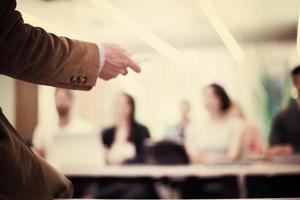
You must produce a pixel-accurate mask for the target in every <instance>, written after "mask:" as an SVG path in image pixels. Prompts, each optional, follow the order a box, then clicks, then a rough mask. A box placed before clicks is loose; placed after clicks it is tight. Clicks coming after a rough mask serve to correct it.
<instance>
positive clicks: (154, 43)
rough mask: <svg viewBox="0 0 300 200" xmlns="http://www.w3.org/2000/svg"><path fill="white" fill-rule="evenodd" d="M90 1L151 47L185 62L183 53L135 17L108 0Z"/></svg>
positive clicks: (178, 62) (172, 59) (179, 61)
mask: <svg viewBox="0 0 300 200" xmlns="http://www.w3.org/2000/svg"><path fill="white" fill-rule="evenodd" d="M90 2H91V3H93V4H94V5H95V6H97V7H98V8H99V9H101V12H102V13H106V14H107V15H108V16H110V17H111V18H113V19H114V20H116V21H117V22H119V23H120V24H122V25H124V26H125V27H126V28H127V29H128V30H130V31H131V32H132V33H133V34H135V35H136V36H137V37H139V38H140V39H141V40H143V41H144V42H145V43H146V44H148V45H149V46H150V47H152V48H153V49H155V50H156V51H158V52H159V53H160V54H162V55H164V56H165V57H167V58H168V59H169V60H171V61H173V62H174V63H176V64H183V63H184V61H183V57H184V56H183V54H182V53H181V52H179V51H178V50H177V49H176V48H175V47H173V46H172V45H170V44H169V43H167V42H166V41H165V40H163V39H162V38H160V37H159V36H157V35H155V34H154V33H152V32H151V31H149V30H147V29H146V28H144V27H142V26H141V25H139V24H138V23H137V22H136V21H135V20H134V19H132V18H131V17H129V16H128V15H126V14H125V13H123V12H122V11H121V10H120V9H118V8H117V7H115V6H114V5H112V4H111V3H110V2H108V1H107V0H102V1H100V0H90Z"/></svg>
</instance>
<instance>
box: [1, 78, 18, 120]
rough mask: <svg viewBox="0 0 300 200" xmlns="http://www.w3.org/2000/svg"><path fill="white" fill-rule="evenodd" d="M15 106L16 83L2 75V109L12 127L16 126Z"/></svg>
mask: <svg viewBox="0 0 300 200" xmlns="http://www.w3.org/2000/svg"><path fill="white" fill-rule="evenodd" d="M15 105H16V103H15V81H14V79H11V78H9V77H7V76H3V75H0V107H1V108H2V111H3V113H4V114H5V116H6V118H7V119H8V120H9V121H10V123H11V124H12V125H15Z"/></svg>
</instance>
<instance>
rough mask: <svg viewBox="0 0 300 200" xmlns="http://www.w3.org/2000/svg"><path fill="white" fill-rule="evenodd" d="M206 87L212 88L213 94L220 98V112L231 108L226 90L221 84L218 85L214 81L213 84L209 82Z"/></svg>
mask: <svg viewBox="0 0 300 200" xmlns="http://www.w3.org/2000/svg"><path fill="white" fill-rule="evenodd" d="M207 88H212V89H213V91H214V93H215V95H216V96H217V97H218V99H219V100H220V103H221V107H220V110H221V111H222V112H226V111H228V110H229V109H230V108H231V105H232V102H231V100H230V98H229V96H228V94H227V92H226V91H225V89H224V88H223V87H222V86H220V85H218V84H216V83H213V84H210V85H209V86H207Z"/></svg>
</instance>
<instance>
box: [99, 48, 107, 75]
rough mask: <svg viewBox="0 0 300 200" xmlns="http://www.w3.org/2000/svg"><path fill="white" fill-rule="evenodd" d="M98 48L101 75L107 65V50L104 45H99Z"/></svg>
mask: <svg viewBox="0 0 300 200" xmlns="http://www.w3.org/2000/svg"><path fill="white" fill-rule="evenodd" d="M97 46H98V49H99V74H100V73H101V71H102V70H103V67H104V64H105V49H104V47H103V45H102V44H98V45H97Z"/></svg>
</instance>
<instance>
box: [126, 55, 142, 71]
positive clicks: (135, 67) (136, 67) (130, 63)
mask: <svg viewBox="0 0 300 200" xmlns="http://www.w3.org/2000/svg"><path fill="white" fill-rule="evenodd" d="M128 67H129V68H131V69H132V70H133V71H135V72H137V73H140V72H141V67H140V66H139V65H138V64H137V63H136V62H134V61H133V60H132V59H130V58H128Z"/></svg>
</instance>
